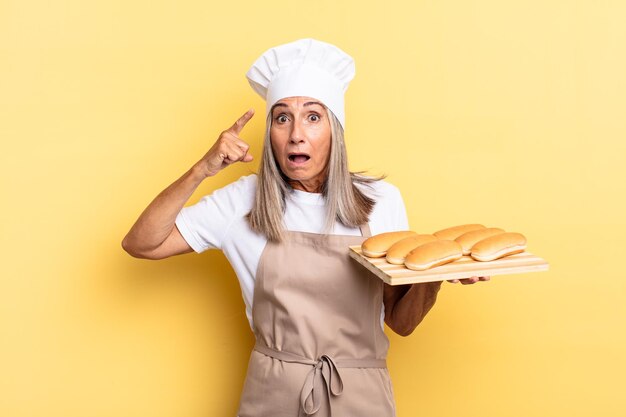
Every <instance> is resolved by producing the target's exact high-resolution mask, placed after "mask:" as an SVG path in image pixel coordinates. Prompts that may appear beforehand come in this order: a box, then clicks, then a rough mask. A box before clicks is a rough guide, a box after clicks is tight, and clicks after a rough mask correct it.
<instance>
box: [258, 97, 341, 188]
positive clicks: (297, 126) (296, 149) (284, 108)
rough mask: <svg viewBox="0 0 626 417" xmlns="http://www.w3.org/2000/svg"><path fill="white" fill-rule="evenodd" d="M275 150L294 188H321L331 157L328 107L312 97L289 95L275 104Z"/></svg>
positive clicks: (273, 118)
mask: <svg viewBox="0 0 626 417" xmlns="http://www.w3.org/2000/svg"><path fill="white" fill-rule="evenodd" d="M270 138H271V143H272V150H273V151H274V156H275V158H276V161H277V162H278V164H279V166H280V168H281V170H282V171H283V173H284V174H285V175H286V176H287V177H288V178H289V179H290V180H291V181H290V183H291V185H292V186H293V187H294V188H295V189H300V190H302V191H308V192H321V186H322V184H323V183H324V181H325V180H326V166H327V165H328V159H329V157H330V139H331V131H330V120H328V115H327V113H326V108H325V107H324V106H323V104H322V103H321V102H320V101H319V100H316V99H313V98H310V97H287V98H284V99H281V100H279V101H278V102H277V103H276V104H275V105H274V106H273V108H272V125H271V128H270Z"/></svg>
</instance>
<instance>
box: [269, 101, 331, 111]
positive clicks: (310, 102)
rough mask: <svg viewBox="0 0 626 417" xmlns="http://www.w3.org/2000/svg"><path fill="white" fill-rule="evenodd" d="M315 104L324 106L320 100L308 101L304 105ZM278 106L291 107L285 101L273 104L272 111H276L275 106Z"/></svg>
mask: <svg viewBox="0 0 626 417" xmlns="http://www.w3.org/2000/svg"><path fill="white" fill-rule="evenodd" d="M313 104H318V105H320V106H322V107H324V105H323V104H322V103H320V102H319V101H307V102H306V103H304V104H303V106H311V105H313ZM276 107H289V106H288V105H287V104H285V103H276V104H274V105H273V106H272V111H274V108H276Z"/></svg>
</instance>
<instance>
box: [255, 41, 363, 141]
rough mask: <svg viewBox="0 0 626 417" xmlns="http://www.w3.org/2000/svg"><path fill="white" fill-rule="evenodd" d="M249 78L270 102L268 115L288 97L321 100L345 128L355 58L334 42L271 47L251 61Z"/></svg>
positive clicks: (267, 101) (256, 89)
mask: <svg viewBox="0 0 626 417" xmlns="http://www.w3.org/2000/svg"><path fill="white" fill-rule="evenodd" d="M246 78H248V81H249V82H250V85H251V86H252V88H253V89H254V91H256V92H257V93H258V94H259V95H260V96H261V97H263V98H264V99H265V101H266V103H267V106H266V109H265V115H266V116H267V114H268V113H269V111H270V110H271V108H272V106H273V105H274V104H276V102H277V101H278V100H280V99H282V98H285V97H295V96H306V97H312V98H315V99H318V100H320V101H321V102H322V103H324V105H326V107H328V108H329V109H330V110H331V111H332V112H333V113H334V114H335V116H337V119H339V121H340V122H341V126H342V127H344V129H345V111H344V93H345V92H346V90H347V89H348V84H349V83H350V80H352V78H354V60H353V59H352V57H351V56H350V55H348V54H346V53H345V52H344V51H342V50H341V49H339V48H337V47H336V46H334V45H331V44H329V43H326V42H321V41H318V40H315V39H300V40H297V41H295V42H291V43H287V44H284V45H279V46H276V47H274V48H270V49H268V50H267V51H265V52H264V53H263V55H261V56H260V57H259V58H258V59H257V60H256V61H255V62H254V64H252V66H251V67H250V69H249V70H248V72H247V73H246Z"/></svg>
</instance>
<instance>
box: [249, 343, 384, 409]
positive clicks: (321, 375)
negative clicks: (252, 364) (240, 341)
mask: <svg viewBox="0 0 626 417" xmlns="http://www.w3.org/2000/svg"><path fill="white" fill-rule="evenodd" d="M254 350H256V351H258V352H260V353H262V354H264V355H267V356H270V357H272V358H274V359H278V360H280V361H283V362H291V363H300V364H303V365H310V366H312V367H313V368H312V369H311V370H310V371H309V373H308V374H307V376H306V378H305V379H304V384H303V385H302V390H301V391H300V405H301V407H302V410H303V411H304V412H305V413H306V415H307V416H310V415H313V414H315V413H316V412H317V411H318V410H319V409H320V407H321V406H322V394H321V393H320V388H321V385H324V386H325V387H326V390H325V391H326V397H327V399H328V404H329V408H330V398H331V394H332V395H333V396H339V395H341V393H342V392H343V380H342V379H341V374H340V373H339V368H386V367H387V361H386V360H385V359H338V360H335V359H333V358H332V357H330V356H328V355H322V356H320V358H319V359H318V360H317V361H315V360H313V359H309V358H305V357H303V356H300V355H296V354H295V353H291V352H285V351H282V350H276V349H272V348H270V347H268V346H265V345H263V344H260V343H258V342H257V343H256V344H255V345H254ZM331 415H332V412H331Z"/></svg>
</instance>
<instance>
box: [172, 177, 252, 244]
mask: <svg viewBox="0 0 626 417" xmlns="http://www.w3.org/2000/svg"><path fill="white" fill-rule="evenodd" d="M255 190H256V175H248V176H246V177H241V178H240V179H239V180H237V181H235V182H233V183H231V184H229V185H227V186H225V187H223V188H220V189H218V190H215V191H214V192H213V193H211V194H209V195H207V196H204V197H202V199H200V201H198V203H196V204H194V205H191V206H188V207H185V208H183V209H182V210H181V211H180V213H178V216H177V217H176V227H177V228H178V230H179V231H180V234H181V235H182V236H183V238H184V239H185V241H187V243H188V244H189V246H191V248H192V249H193V250H194V251H195V252H198V253H200V252H204V251H205V250H207V249H222V245H223V243H224V240H225V239H226V238H227V236H228V231H229V229H230V227H231V225H232V224H233V222H235V221H236V220H238V219H241V218H242V217H243V216H244V215H245V213H247V212H248V211H250V208H251V207H252V201H253V199H254V194H255Z"/></svg>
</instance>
